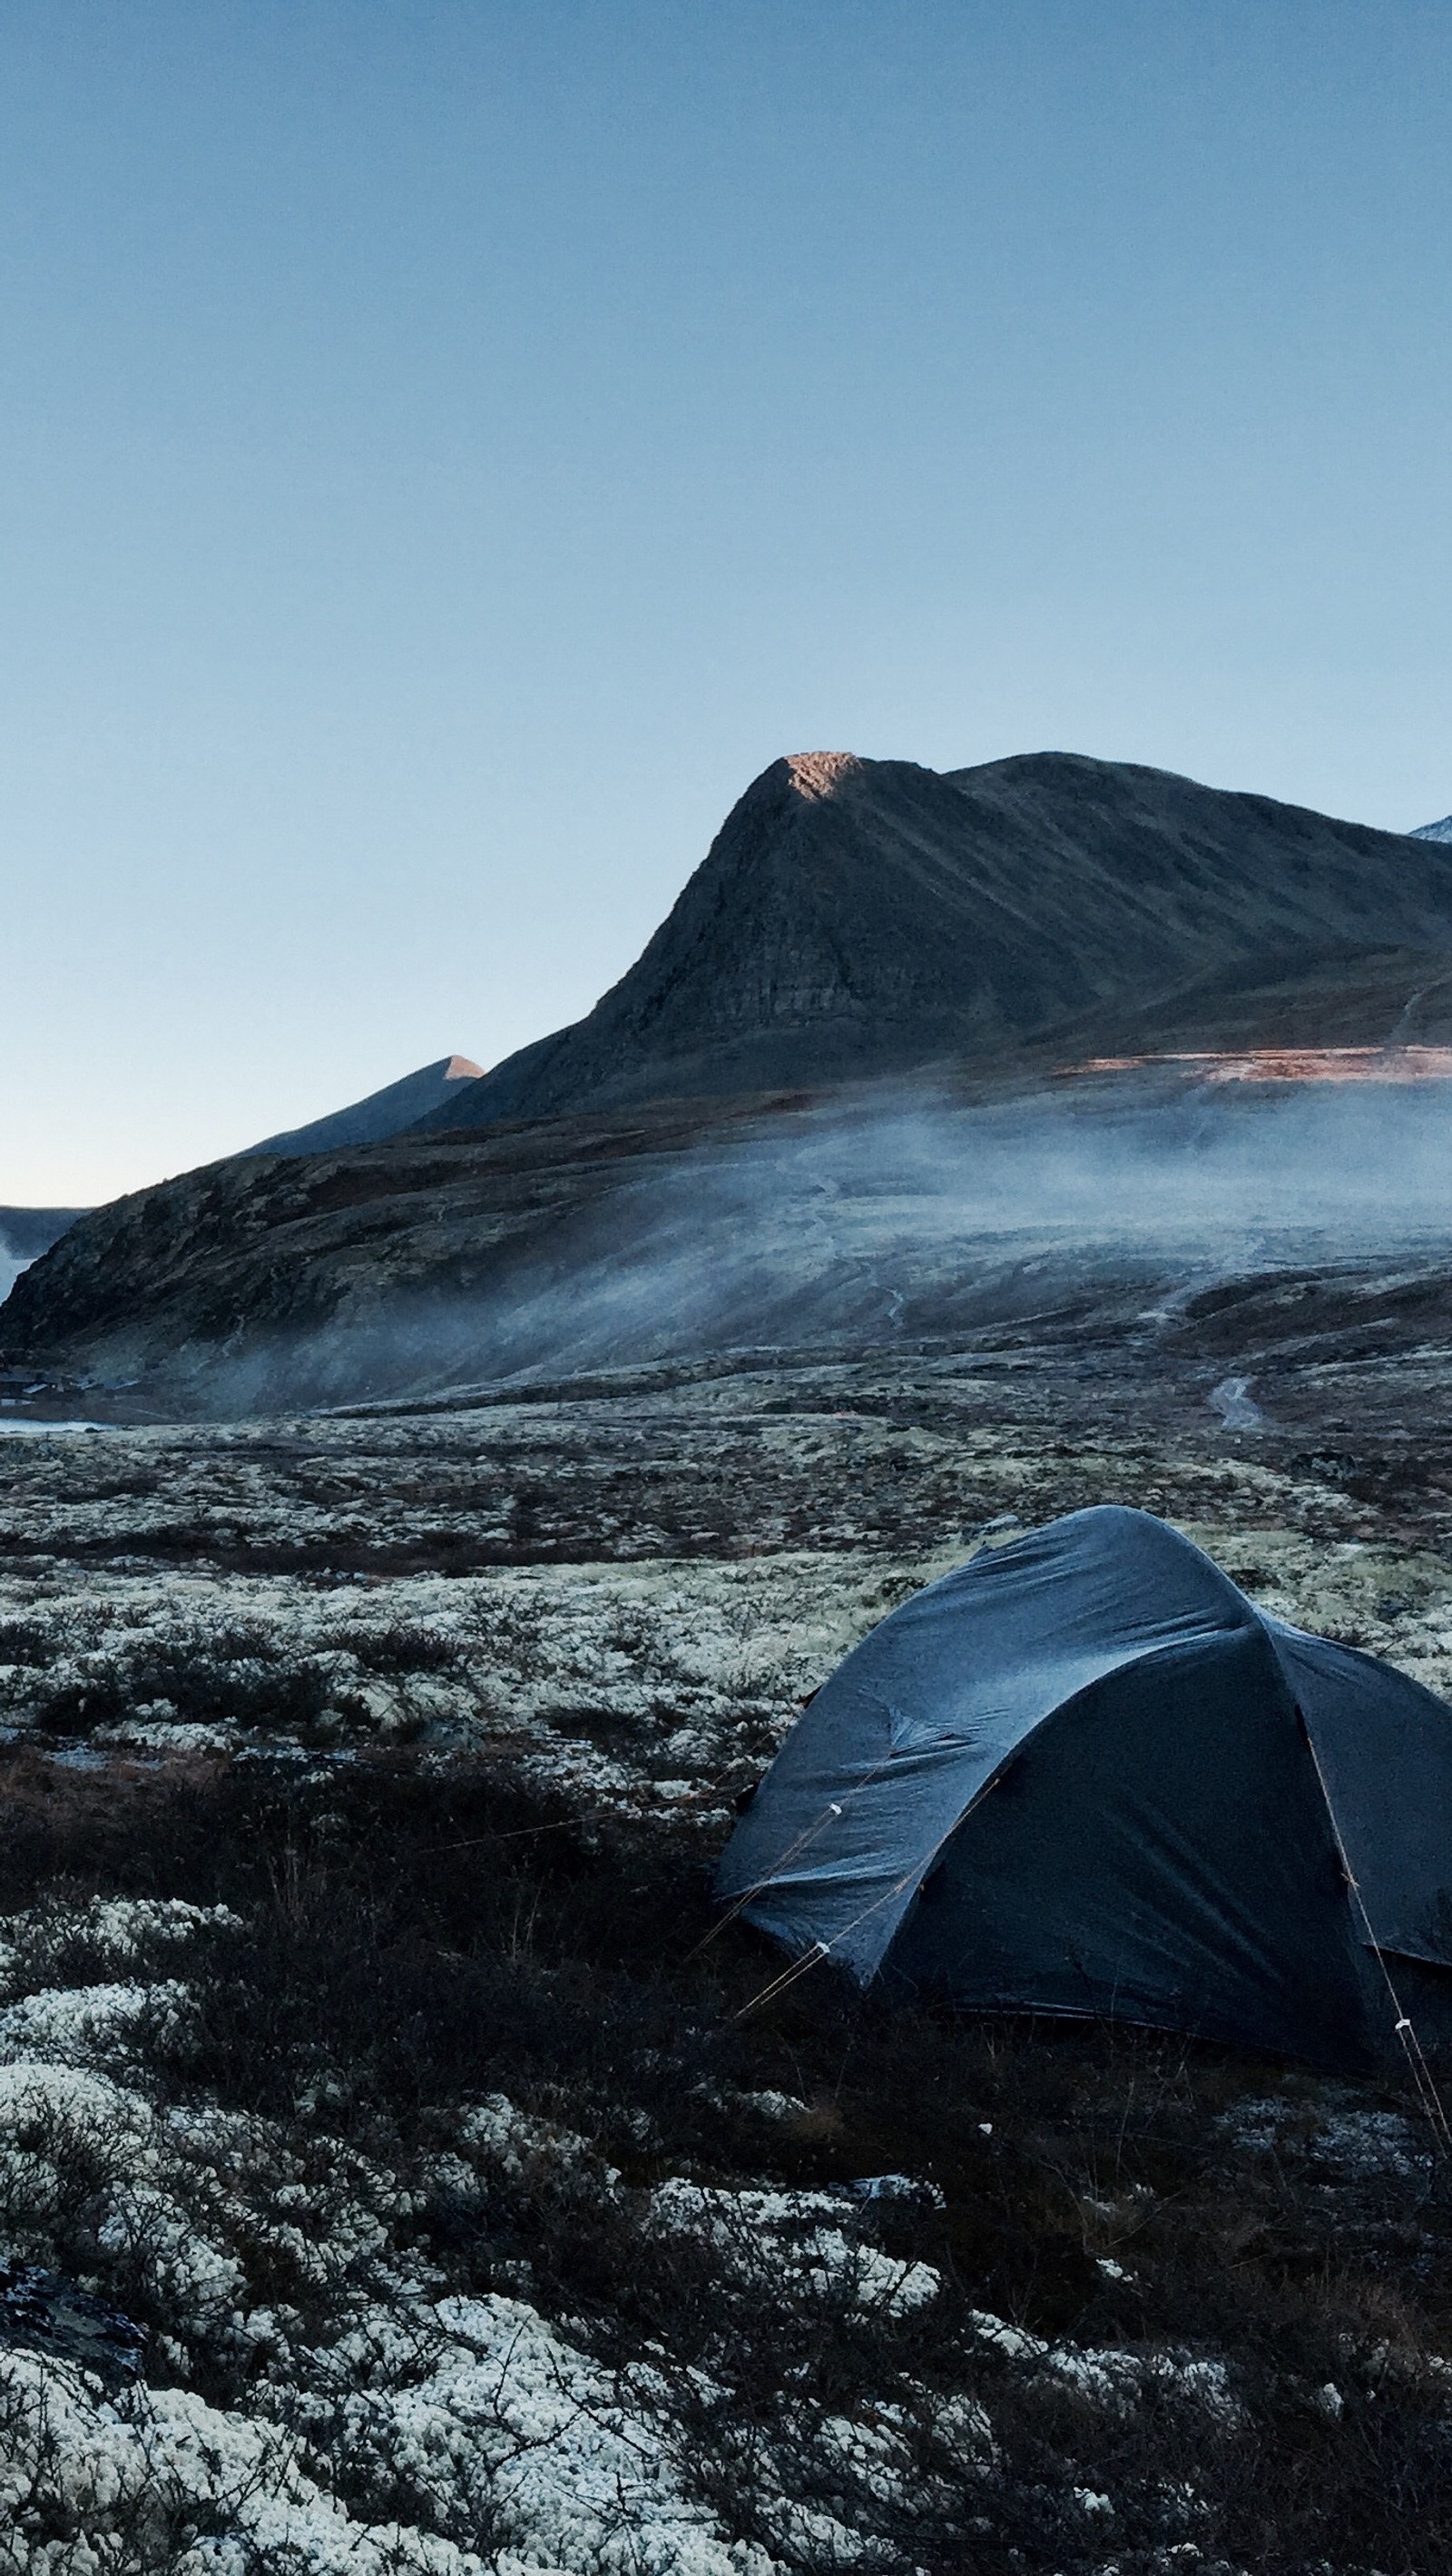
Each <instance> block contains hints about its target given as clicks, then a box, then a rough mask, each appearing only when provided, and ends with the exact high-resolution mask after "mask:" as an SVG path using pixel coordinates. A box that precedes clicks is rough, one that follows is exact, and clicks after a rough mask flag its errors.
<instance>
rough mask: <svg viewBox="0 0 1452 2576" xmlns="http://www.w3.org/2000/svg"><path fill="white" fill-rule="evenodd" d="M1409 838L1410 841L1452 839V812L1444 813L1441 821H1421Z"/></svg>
mask: <svg viewBox="0 0 1452 2576" xmlns="http://www.w3.org/2000/svg"><path fill="white" fill-rule="evenodd" d="M1407 838H1408V840H1410V841H1452V814H1444V815H1443V817H1442V820H1441V822H1440V823H1419V824H1418V825H1417V828H1416V830H1415V832H1409V833H1408V834H1407Z"/></svg>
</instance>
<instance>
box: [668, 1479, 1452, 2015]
mask: <svg viewBox="0 0 1452 2576" xmlns="http://www.w3.org/2000/svg"><path fill="white" fill-rule="evenodd" d="M1328 1798H1329V1801H1330V1804H1329V1805H1328ZM1343 1850H1344V1851H1345V1853H1346V1854H1347V1856H1348V1858H1349V1860H1350V1863H1351V1866H1352V1868H1353V1869H1354V1871H1355V1873H1356V1879H1357V1883H1358V1886H1359V1888H1360V1891H1361V1901H1362V1903H1363V1904H1364V1906H1365V1909H1366V1917H1367V1918H1369V1922H1370V1927H1371V1936H1372V1939H1374V1942H1375V1944H1376V1947H1377V1948H1380V1949H1386V1950H1401V1951H1406V1952H1407V1953H1408V1954H1409V1955H1410V1956H1411V1957H1414V1958H1415V1959H1417V1960H1418V1961H1420V1962H1425V1963H1430V1964H1431V1965H1432V1966H1434V1967H1437V1966H1445V1967H1452V1709H1449V1708H1448V1707H1447V1706H1446V1705H1445V1704H1444V1703H1443V1702H1442V1701H1440V1700H1438V1699H1436V1698H1434V1697H1433V1695H1432V1694H1431V1693H1430V1692H1428V1691H1425V1690H1422V1689H1421V1688H1420V1687H1419V1686H1418V1685H1417V1684H1416V1683H1414V1682H1410V1681H1408V1680H1407V1679H1406V1678H1405V1676H1403V1675H1402V1674H1399V1673H1397V1672H1394V1671H1393V1670H1392V1669H1391V1668H1390V1667H1389V1666H1387V1665H1384V1664H1381V1663H1378V1662H1377V1661H1376V1660H1375V1659H1374V1658H1373V1657H1371V1656H1368V1655H1362V1654H1358V1653H1355V1652H1354V1651H1353V1650H1351V1649H1350V1648H1347V1647H1342V1646H1336V1645H1333V1644H1331V1643H1330V1642H1329V1641H1328V1640H1325V1639H1321V1638H1314V1637H1309V1636H1305V1635H1303V1634H1302V1633H1301V1632H1300V1631H1298V1630H1296V1629H1293V1628H1290V1627H1288V1626H1286V1625H1285V1624H1284V1623H1282V1622H1280V1621H1277V1620H1274V1619H1271V1618H1268V1617H1267V1616H1266V1615H1265V1614H1264V1613H1263V1612H1261V1611H1259V1610H1258V1609H1257V1608H1256V1607H1255V1604H1254V1603H1253V1602H1251V1601H1249V1600H1247V1598H1246V1597H1245V1595H1244V1594H1243V1593H1242V1592H1240V1591H1239V1590H1238V1589H1237V1588H1236V1586H1235V1585H1234V1584H1233V1583H1232V1582H1231V1581H1230V1579H1229V1577H1228V1576H1227V1575H1225V1574H1224V1573H1222V1571H1221V1570H1220V1568H1219V1567H1218V1566H1216V1565H1215V1564H1213V1563H1212V1561H1211V1560H1210V1558H1209V1557H1207V1556H1205V1555H1203V1554H1202V1553H1201V1551H1200V1550H1199V1549H1198V1548H1196V1547H1194V1546H1193V1545H1192V1544H1191V1543H1190V1541H1189V1540H1187V1539H1185V1538H1182V1537H1181V1536H1180V1535H1179V1533H1178V1532H1177V1531H1175V1530H1172V1529H1170V1528H1168V1527H1167V1526H1166V1524H1165V1523H1163V1522H1161V1521H1158V1520H1156V1519H1155V1518H1154V1517H1153V1516H1152V1515H1151V1514H1149V1513H1146V1512H1137V1511H1129V1510H1124V1509H1120V1508H1117V1507H1109V1508H1103V1507H1102V1508H1099V1509H1095V1510H1092V1511H1084V1512H1074V1513H1070V1514H1069V1515H1067V1516H1066V1517H1065V1518H1064V1519H1062V1520H1058V1521H1055V1522H1053V1523H1051V1524H1050V1526H1049V1527H1048V1528H1046V1529H1042V1530H1038V1531H1034V1532H1031V1533H1029V1534H1027V1535H1026V1536H1024V1537H1023V1538H1020V1539H1016V1540H1014V1541H1012V1542H1011V1543H1010V1544H1009V1545H1007V1546H1004V1547H1000V1548H995V1549H992V1550H987V1551H985V1552H983V1553H982V1554H980V1555H978V1556H976V1557H974V1558H973V1559H971V1561H970V1562H969V1563H968V1564H966V1565H964V1566H962V1567H960V1568H959V1569H958V1570H957V1571H956V1572H955V1573H953V1574H950V1575H948V1576H946V1577H945V1578H944V1579H943V1580H942V1581H941V1582H939V1583H935V1584H932V1585H930V1586H928V1588H927V1589H926V1590H924V1591H923V1592H920V1593H919V1594H917V1595H916V1596H915V1598H913V1599H912V1600H910V1601H908V1602H905V1603H904V1604H903V1606H902V1608H901V1609H899V1610H896V1611H894V1612H893V1614H892V1615H891V1617H890V1618H887V1619H885V1620H883V1622H882V1623H881V1625H880V1626H879V1627H877V1628H875V1629H874V1630H873V1631H872V1633H871V1634H870V1635H869V1636H868V1637H866V1638H864V1639H863V1641H862V1643H861V1644H860V1645H859V1646H858V1647H857V1648H856V1649H855V1650H854V1651H853V1653H852V1654H850V1655H849V1656H848V1657H847V1658H846V1660H845V1661H844V1662H843V1663H842V1664H841V1665H840V1666H839V1667H838V1669H837V1671H836V1672H835V1673H834V1674H832V1676H831V1677H830V1679H829V1680H828V1681H827V1682H826V1683H824V1685H823V1687H822V1688H821V1690H820V1691H819V1692H818V1693H817V1694H816V1697H815V1698H814V1699H813V1700H812V1702H811V1703H810V1705H809V1707H808V1708H807V1710H806V1712H805V1713H804V1715H803V1716H802V1718H801V1719H800V1720H799V1722H798V1724H797V1725H796V1727H795V1728H794V1729H793V1731H792V1733H791V1734H790V1735H789V1736H788V1738H787V1740H786V1742H785V1743H784V1745H783V1746H782V1749H781V1751H780V1753H779V1754H778V1756H777V1758H776V1761H775V1762H774V1763H773V1765H772V1767H771V1769H770V1771H769V1772H768V1773H767V1775H766V1778H765V1779H764V1781H763V1782H762V1784H761V1787H760V1789H759V1790H758V1792H757V1795H756V1797H755V1799H754V1801H753V1803H752V1805H751V1807H750V1808H749V1809H748V1811H747V1813H746V1815H745V1816H744V1817H743V1818H742V1820H741V1822H740V1824H739V1825H738V1827H737V1830H736V1832H735V1833H734V1834H733V1836H732V1838H731V1841H730V1843H729V1845H728V1847H727V1850H726V1853H725V1855H724V1858H723V1861H722V1864H721V1870H720V1874H719V1886H720V1892H721V1894H722V1895H723V1896H724V1897H726V1898H729V1899H732V1900H734V1901H735V1902H736V1903H737V1904H738V1905H739V1906H740V1907H741V1910H742V1911H744V1913H745V1914H746V1915H747V1917H748V1919H750V1920H751V1921H753V1922H755V1923H757V1924H759V1925H760V1926H761V1927H762V1928H763V1929H764V1930H765V1931H767V1932H769V1933H771V1934H773V1935H774V1936H775V1937H776V1938H777V1939H778V1940H779V1941H781V1942H782V1943H783V1944H784V1946H785V1947H786V1948H787V1949H788V1950H789V1951H791V1952H792V1953H794V1954H795V1955H798V1956H801V1955H805V1954H806V1953H808V1952H812V1951H821V1952H823V1953H825V1954H826V1955H828V1956H829V1957H831V1958H832V1959H834V1960H836V1961H837V1962H838V1963H839V1964H840V1965H841V1966H842V1967H844V1968H846V1969H847V1970H848V1971H849V1973H850V1974H851V1975H852V1976H854V1977H855V1978H856V1979H857V1980H858V1981H859V1982H860V1983H863V1984H866V1983H867V1982H869V1981H870V1980H871V1979H873V1978H876V1977H882V1978H884V1979H887V1980H889V1981H891V1982H894V1983H897V1984H899V1985H901V1986H905V1987H907V1988H911V1989H914V1990H920V1991H921V1990H936V1991H938V1992H941V1993H944V1994H946V1995H948V1996H949V1997H950V1998H951V1999H953V2000H954V2001H956V2002H958V2003H960V2004H963V2005H965V2006H968V2007H970V2008H973V2009H978V2010H985V2011H1025V2010H1028V2011H1045V2012H1052V2013H1066V2014H1075V2015H1087V2014H1093V2015H1110V2016H1115V2017H1119V2018H1125V2019H1130V2020H1134V2021H1138V2022H1144V2023H1148V2024H1150V2025H1153V2026H1159V2027H1165V2028H1171V2029H1178V2030H1186V2031H1192V2032H1196V2033H1199V2034H1201V2035H1203V2036H1206V2037H1211V2038H1216V2039H1220V2040H1225V2041H1229V2042H1232V2043H1236V2044H1240V2045H1245V2046H1252V2047H1256V2048H1261V2049H1266V2050H1269V2051H1271V2052H1273V2053H1276V2054H1281V2055H1288V2056H1296V2057H1304V2058H1307V2059H1309V2060H1311V2061H1312V2062H1315V2063H1320V2064H1329V2065H1345V2066H1350V2065H1364V2064H1367V2063H1370V2062H1371V2061H1372V2060H1373V2059H1374V2058H1375V2057H1376V2056H1377V2055H1378V2054H1379V2053H1380V2051H1381V2049H1382V2047H1383V2046H1384V2044H1385V2040H1386V2036H1387V2034H1388V2032H1389V2030H1390V2025H1391V2020H1392V2017H1393V2016H1392V2014H1391V2011H1390V2008H1389V1998H1388V1994H1387V1985H1386V1979H1385V1975H1384V1973H1383V1970H1382V1967H1381V1964H1380V1962H1379V1961H1378V1959H1377V1956H1376V1950H1375V1949H1373V1947H1372V1945H1371V1940H1369V1939H1368V1934H1367V1922H1366V1920H1365V1919H1363V1916H1362V1912H1361V1907H1360V1905H1358V1903H1357V1901H1356V1899H1355V1897H1354V1895H1353V1892H1352V1890H1351V1889H1350V1888H1349V1887H1348V1884H1347V1880H1346V1872H1345V1868H1344V1866H1343V1862H1342V1858H1341V1854H1342V1851H1343Z"/></svg>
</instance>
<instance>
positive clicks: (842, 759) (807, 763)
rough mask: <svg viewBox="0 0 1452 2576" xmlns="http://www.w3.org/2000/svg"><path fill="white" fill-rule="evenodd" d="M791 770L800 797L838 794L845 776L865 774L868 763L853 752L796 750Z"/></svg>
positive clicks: (789, 759) (791, 755)
mask: <svg viewBox="0 0 1452 2576" xmlns="http://www.w3.org/2000/svg"><path fill="white" fill-rule="evenodd" d="M786 765H787V772H788V775H789V776H790V779H791V783H792V785H793V787H794V788H795V789H796V792H797V794H798V795H799V796H809V797H815V796H835V795H836V793H837V790H838V788H839V787H840V786H841V784H842V781H843V780H844V779H845V778H848V777H851V776H853V775H856V776H859V777H860V776H861V774H862V772H863V769H864V766H865V764H864V763H863V762H862V761H860V760H859V759H858V757H857V755H856V753H855V752H852V751H793V752H789V753H788V754H787V764H786Z"/></svg>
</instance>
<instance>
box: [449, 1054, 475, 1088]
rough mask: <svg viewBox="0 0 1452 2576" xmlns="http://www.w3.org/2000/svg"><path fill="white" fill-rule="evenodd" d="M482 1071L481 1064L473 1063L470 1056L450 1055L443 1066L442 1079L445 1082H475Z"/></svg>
mask: <svg viewBox="0 0 1452 2576" xmlns="http://www.w3.org/2000/svg"><path fill="white" fill-rule="evenodd" d="M483 1071H484V1067H483V1066H482V1064H475V1063H474V1061H473V1058H472V1057H471V1056H467V1055H451V1056H450V1057H449V1060H448V1062H447V1063H446V1065H445V1066H444V1080H445V1082H477V1081H478V1080H479V1078H480V1075H481V1074H482V1073H483Z"/></svg>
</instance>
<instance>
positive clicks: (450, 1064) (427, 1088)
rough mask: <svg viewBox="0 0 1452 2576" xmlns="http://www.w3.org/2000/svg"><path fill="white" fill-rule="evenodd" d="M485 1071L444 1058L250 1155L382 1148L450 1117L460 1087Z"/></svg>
mask: <svg viewBox="0 0 1452 2576" xmlns="http://www.w3.org/2000/svg"><path fill="white" fill-rule="evenodd" d="M479 1071H480V1068H479V1066H478V1065H477V1064H474V1063H472V1062H471V1061H470V1059H469V1057H468V1056H466V1055H445V1056H440V1058H439V1060H438V1062H437V1064H426V1065H423V1066H421V1067H420V1069H419V1071H418V1072H417V1073H406V1074H405V1075H404V1076H403V1079H402V1080H401V1081H400V1082H390V1083H387V1084H385V1086H384V1088H383V1090H382V1091H370V1092H369V1094H368V1097H367V1099H366V1100H355V1101H354V1102H353V1103H352V1105H351V1107H349V1108H347V1109H335V1110H334V1111H333V1112H332V1113H331V1115H330V1116H329V1117H326V1118H314V1119H313V1120H312V1121H311V1122H310V1123H309V1125H307V1126H306V1127H289V1128H288V1129H287V1130H286V1132H285V1133H284V1134H283V1135H281V1136H267V1137H264V1139H263V1141H262V1143H261V1144H260V1145H250V1146H249V1147H248V1149H247V1150H248V1152H249V1153H252V1154H323V1153H329V1152H331V1151H332V1149H333V1148H334V1146H337V1145H377V1144H380V1143H381V1142H382V1140H383V1139H384V1137H386V1136H400V1135H402V1134H403V1132H404V1129H405V1128H408V1127H414V1126H417V1125H418V1123H419V1121H420V1120H421V1119H428V1118H432V1117H434V1116H436V1115H437V1114H438V1113H439V1112H441V1111H447V1110H448V1108H449V1107H450V1105H451V1104H452V1102H453V1101H454V1100H455V1099H456V1097H457V1096H458V1091H459V1087H460V1085H461V1084H464V1085H468V1084H470V1083H472V1082H474V1081H476V1080H477V1079H478V1076H479Z"/></svg>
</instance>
